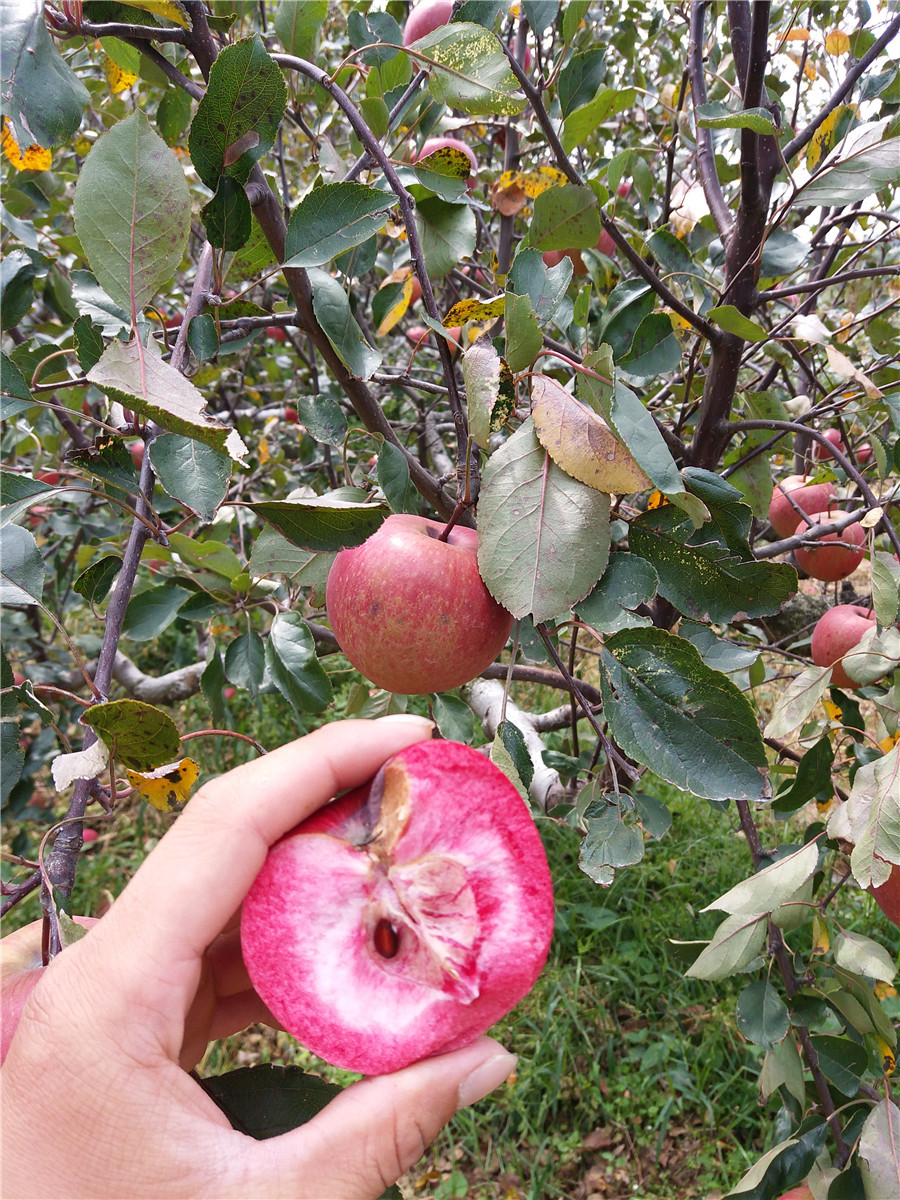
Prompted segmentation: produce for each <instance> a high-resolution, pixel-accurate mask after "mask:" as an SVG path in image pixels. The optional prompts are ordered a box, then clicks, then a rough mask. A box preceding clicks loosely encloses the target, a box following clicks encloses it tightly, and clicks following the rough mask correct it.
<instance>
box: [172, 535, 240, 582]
mask: <svg viewBox="0 0 900 1200" xmlns="http://www.w3.org/2000/svg"><path fill="white" fill-rule="evenodd" d="M169 545H170V546H171V547H172V549H173V550H174V551H175V553H176V554H177V555H178V557H179V558H180V559H181V561H182V562H183V563H184V565H185V566H186V567H196V568H197V570H198V571H211V572H212V573H213V574H214V575H218V576H220V577H221V578H222V579H228V580H231V579H234V578H235V576H237V575H240V574H241V573H242V572H243V570H244V567H243V566H242V564H241V560H240V559H239V558H238V556H237V555H236V554H235V552H234V551H233V550H232V548H231V547H230V546H228V545H226V544H225V543H224V542H217V541H215V540H214V539H210V540H209V541H205V540H204V539H203V538H202V536H198V537H194V538H192V537H188V536H187V534H184V533H178V532H175V533H170V534H169Z"/></svg>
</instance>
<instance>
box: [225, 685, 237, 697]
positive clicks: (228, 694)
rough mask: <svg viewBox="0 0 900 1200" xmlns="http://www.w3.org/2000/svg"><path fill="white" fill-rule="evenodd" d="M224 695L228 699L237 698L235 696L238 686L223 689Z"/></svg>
mask: <svg viewBox="0 0 900 1200" xmlns="http://www.w3.org/2000/svg"><path fill="white" fill-rule="evenodd" d="M222 695H223V696H224V697H225V699H226V700H233V699H234V698H235V696H236V695H237V688H233V687H227V688H225V690H224V691H223V693H222Z"/></svg>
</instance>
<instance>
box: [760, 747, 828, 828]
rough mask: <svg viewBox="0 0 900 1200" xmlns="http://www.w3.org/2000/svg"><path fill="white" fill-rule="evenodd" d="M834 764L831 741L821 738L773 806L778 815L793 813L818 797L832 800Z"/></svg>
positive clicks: (804, 758)
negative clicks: (832, 770) (832, 768)
mask: <svg viewBox="0 0 900 1200" xmlns="http://www.w3.org/2000/svg"><path fill="white" fill-rule="evenodd" d="M833 762H834V748H833V746H832V744H831V739H830V738H829V737H828V736H827V735H826V736H825V737H821V738H819V740H818V741H817V742H816V743H815V745H814V746H811V747H810V749H809V750H807V751H806V753H805V754H804V755H803V757H802V758H801V759H800V762H799V764H798V765H797V774H796V775H795V776H794V780H793V782H792V784H791V786H790V787H789V788H788V789H787V791H785V792H781V793H780V794H779V795H778V797H777V798H776V800H775V803H774V804H773V806H772V807H773V809H774V810H775V812H777V813H782V814H784V813H792V812H796V811H797V809H798V808H802V807H803V805H804V804H808V803H809V802H810V800H815V799H816V798H817V797H818V796H822V797H823V798H827V799H830V798H831V795H832V785H831V766H832V763H833Z"/></svg>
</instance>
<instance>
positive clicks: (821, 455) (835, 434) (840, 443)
mask: <svg viewBox="0 0 900 1200" xmlns="http://www.w3.org/2000/svg"><path fill="white" fill-rule="evenodd" d="M822 437H824V438H825V440H826V441H827V442H829V443H830V444H831V445H832V446H835V447H837V449H838V450H840V451H841V452H843V451H844V450H845V449H846V447H845V446H844V439H843V438H842V437H841V431H840V430H839V429H826V430H825V431H824V432H823V434H822ZM813 458H817V459H819V460H822V459H826V458H831V450H830V449H828V447H827V446H823V445H822V443H821V442H813Z"/></svg>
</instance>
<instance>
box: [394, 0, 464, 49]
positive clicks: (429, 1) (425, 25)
mask: <svg viewBox="0 0 900 1200" xmlns="http://www.w3.org/2000/svg"><path fill="white" fill-rule="evenodd" d="M452 12H453V0H420V3H419V4H417V5H416V6H415V7H414V8H413V10H412V12H411V13H410V14H409V17H408V18H407V21H406V24H405V25H404V27H403V45H404V46H410V45H412V43H413V42H417V41H418V40H419V38H423V37H425V36H426V34H429V33H433V32H434V30H435V29H439V28H440V26H441V25H446V24H447V22H448V21H449V20H450V14H451V13H452Z"/></svg>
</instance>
